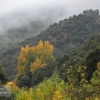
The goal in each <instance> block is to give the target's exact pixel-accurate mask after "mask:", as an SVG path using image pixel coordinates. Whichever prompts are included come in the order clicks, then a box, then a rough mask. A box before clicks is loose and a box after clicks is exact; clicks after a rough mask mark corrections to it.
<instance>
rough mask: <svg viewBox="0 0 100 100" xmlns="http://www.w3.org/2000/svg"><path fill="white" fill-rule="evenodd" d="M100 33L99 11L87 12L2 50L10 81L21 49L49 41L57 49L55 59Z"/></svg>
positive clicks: (55, 24) (0, 52) (1, 54)
mask: <svg viewBox="0 0 100 100" xmlns="http://www.w3.org/2000/svg"><path fill="white" fill-rule="evenodd" d="M98 33H100V15H99V11H98V10H95V11H93V10H91V9H90V10H86V11H83V13H81V14H79V15H77V16H76V15H73V16H72V17H70V18H69V19H65V20H61V21H60V22H59V23H54V24H52V25H50V26H49V27H48V28H47V29H46V30H43V31H41V32H40V34H38V35H37V36H33V37H31V38H27V39H26V40H23V41H22V42H20V43H18V44H16V45H12V46H10V47H7V48H2V49H1V50H0V61H1V63H2V64H3V66H4V67H5V69H6V71H7V74H8V76H10V78H9V79H12V78H13V76H14V75H15V73H16V71H15V70H14V69H15V67H16V66H17V58H18V54H19V52H20V48H21V47H22V46H25V45H27V44H28V45H30V46H33V45H36V44H37V43H38V42H39V41H40V40H43V41H45V40H48V41H49V42H50V43H51V44H53V45H54V48H55V53H54V55H55V57H58V56H60V55H64V54H66V53H68V52H69V51H71V50H73V49H75V48H78V47H80V46H81V45H82V44H83V43H84V42H85V41H86V40H87V39H88V38H89V37H90V35H92V34H98Z"/></svg>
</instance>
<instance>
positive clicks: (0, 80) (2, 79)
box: [0, 65, 8, 85]
mask: <svg viewBox="0 0 100 100" xmlns="http://www.w3.org/2000/svg"><path fill="white" fill-rule="evenodd" d="M7 81H8V79H7V75H6V72H5V71H4V68H3V67H2V66H1V65H0V85H2V84H6V82H7Z"/></svg>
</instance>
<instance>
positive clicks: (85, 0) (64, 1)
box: [0, 0, 100, 16]
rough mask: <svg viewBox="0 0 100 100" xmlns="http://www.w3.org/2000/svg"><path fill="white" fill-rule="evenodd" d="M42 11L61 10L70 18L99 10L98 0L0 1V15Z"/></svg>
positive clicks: (99, 3) (99, 1)
mask: <svg viewBox="0 0 100 100" xmlns="http://www.w3.org/2000/svg"><path fill="white" fill-rule="evenodd" d="M54 8H55V9H54ZM44 9H45V10H50V9H54V10H55V11H56V10H59V9H63V10H65V11H66V13H68V16H70V15H72V14H78V13H81V12H82V11H83V10H86V9H100V0H0V15H5V14H9V13H18V12H20V13H22V12H24V13H27V12H34V13H36V12H37V11H38V12H40V11H42V10H44Z"/></svg>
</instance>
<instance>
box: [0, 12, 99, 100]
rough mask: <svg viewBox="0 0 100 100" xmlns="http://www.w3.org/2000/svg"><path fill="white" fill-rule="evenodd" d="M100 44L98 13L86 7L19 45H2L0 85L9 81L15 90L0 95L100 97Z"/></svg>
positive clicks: (30, 99) (41, 99)
mask: <svg viewBox="0 0 100 100" xmlns="http://www.w3.org/2000/svg"><path fill="white" fill-rule="evenodd" d="M21 35H22V34H21ZM99 44H100V15H99V11H98V10H95V11H93V10H86V11H83V13H81V14H79V15H77V16H76V15H73V16H72V17H70V18H69V19H65V20H62V21H60V22H59V23H54V24H53V25H50V26H49V27H48V28H47V29H46V30H43V31H41V32H40V34H38V35H35V36H33V37H32V36H31V37H30V38H29V37H28V38H27V39H26V40H25V39H24V40H23V41H20V42H19V43H16V45H12V46H11V47H3V48H2V49H0V61H1V63H2V65H1V67H0V68H1V69H2V70H1V72H0V79H2V80H1V83H0V84H1V85H2V84H5V83H7V84H6V86H10V87H11V89H10V91H11V93H10V95H9V97H0V98H1V99H2V100H99V99H100V46H99ZM2 66H3V67H4V68H3V67H2ZM4 69H5V71H6V73H7V75H6V73H5V72H4ZM7 76H8V79H7ZM7 81H10V82H7Z"/></svg>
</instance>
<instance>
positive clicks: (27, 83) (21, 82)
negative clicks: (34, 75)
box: [18, 75, 31, 88]
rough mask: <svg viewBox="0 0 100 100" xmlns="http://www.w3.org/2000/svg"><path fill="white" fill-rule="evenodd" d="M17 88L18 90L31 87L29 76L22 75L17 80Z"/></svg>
mask: <svg viewBox="0 0 100 100" xmlns="http://www.w3.org/2000/svg"><path fill="white" fill-rule="evenodd" d="M18 86H19V87H20V88H22V87H27V88H28V87H31V80H30V78H29V76H28V75H23V76H22V77H21V78H20V80H19V84H18Z"/></svg>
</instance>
